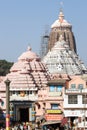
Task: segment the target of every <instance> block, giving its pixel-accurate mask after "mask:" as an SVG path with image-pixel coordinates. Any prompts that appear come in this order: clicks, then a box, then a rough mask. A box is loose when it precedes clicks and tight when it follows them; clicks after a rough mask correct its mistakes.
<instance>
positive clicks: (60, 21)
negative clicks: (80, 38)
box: [51, 10, 72, 28]
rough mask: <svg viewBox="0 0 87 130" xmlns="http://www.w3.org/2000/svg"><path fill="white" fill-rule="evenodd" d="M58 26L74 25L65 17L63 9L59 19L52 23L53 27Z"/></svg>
mask: <svg viewBox="0 0 87 130" xmlns="http://www.w3.org/2000/svg"><path fill="white" fill-rule="evenodd" d="M56 27H72V25H71V24H70V23H69V22H67V20H65V19H64V14H63V12H62V10H60V14H59V17H58V19H57V20H56V21H55V22H54V23H53V24H52V25H51V28H56Z"/></svg>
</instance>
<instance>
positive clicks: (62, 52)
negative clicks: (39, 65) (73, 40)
mask: <svg viewBox="0 0 87 130" xmlns="http://www.w3.org/2000/svg"><path fill="white" fill-rule="evenodd" d="M43 62H44V63H45V64H46V65H47V67H48V70H49V72H50V73H52V74H68V75H80V74H83V73H86V72H87V68H86V66H85V65H84V63H83V62H82V61H81V60H80V58H79V56H78V55H77V54H76V53H75V52H74V51H72V50H71V49H70V47H69V45H68V43H67V42H65V41H64V38H63V36H62V35H60V38H59V41H57V42H56V43H55V45H54V47H53V48H52V49H51V51H49V52H48V53H47V55H46V56H45V57H44V59H43Z"/></svg>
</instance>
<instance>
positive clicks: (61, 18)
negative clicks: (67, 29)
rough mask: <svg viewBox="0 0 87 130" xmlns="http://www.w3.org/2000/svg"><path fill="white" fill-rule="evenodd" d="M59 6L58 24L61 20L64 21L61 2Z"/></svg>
mask: <svg viewBox="0 0 87 130" xmlns="http://www.w3.org/2000/svg"><path fill="white" fill-rule="evenodd" d="M60 5H61V8H60V13H59V21H60V23H62V22H63V19H64V14H63V9H62V7H63V2H60Z"/></svg>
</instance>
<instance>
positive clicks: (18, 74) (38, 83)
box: [0, 47, 49, 90]
mask: <svg viewBox="0 0 87 130" xmlns="http://www.w3.org/2000/svg"><path fill="white" fill-rule="evenodd" d="M48 78H49V76H48V74H47V71H46V67H45V65H44V64H43V63H42V62H41V61H40V58H39V56H38V55H36V54H35V53H34V52H32V50H31V48H30V47H28V50H27V51H26V52H24V53H23V54H21V56H20V57H19V58H18V61H17V62H16V63H14V64H13V66H12V67H11V69H10V73H9V74H7V75H6V77H5V79H4V81H5V80H6V79H9V80H10V81H11V83H10V89H14V90H15V89H18V90H19V89H40V88H41V87H46V85H47V81H48ZM4 81H3V82H1V84H0V88H3V89H5V83H4ZM1 90H2V89H1Z"/></svg>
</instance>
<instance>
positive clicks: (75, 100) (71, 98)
mask: <svg viewBox="0 0 87 130" xmlns="http://www.w3.org/2000/svg"><path fill="white" fill-rule="evenodd" d="M77 103H78V98H77V95H68V104H77Z"/></svg>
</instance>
